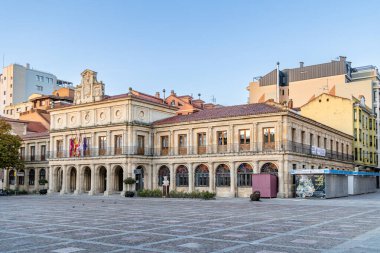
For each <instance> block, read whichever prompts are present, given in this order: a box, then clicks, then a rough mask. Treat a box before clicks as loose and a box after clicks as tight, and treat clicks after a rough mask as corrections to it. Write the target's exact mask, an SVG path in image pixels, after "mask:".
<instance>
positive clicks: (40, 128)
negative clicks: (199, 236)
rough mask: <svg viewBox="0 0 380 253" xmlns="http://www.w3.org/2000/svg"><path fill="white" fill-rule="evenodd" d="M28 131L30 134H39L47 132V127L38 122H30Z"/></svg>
mask: <svg viewBox="0 0 380 253" xmlns="http://www.w3.org/2000/svg"><path fill="white" fill-rule="evenodd" d="M26 130H27V131H28V132H37V133H40V132H46V131H47V129H46V127H44V125H42V124H41V123H40V122H36V121H29V122H28V125H27V128H26Z"/></svg>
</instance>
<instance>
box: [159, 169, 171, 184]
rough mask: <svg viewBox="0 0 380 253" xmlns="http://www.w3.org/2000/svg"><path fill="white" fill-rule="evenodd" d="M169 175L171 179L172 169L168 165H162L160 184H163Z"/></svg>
mask: <svg viewBox="0 0 380 253" xmlns="http://www.w3.org/2000/svg"><path fill="white" fill-rule="evenodd" d="M165 176H167V177H168V180H170V170H169V168H168V167H167V166H165V165H164V166H161V167H160V169H159V170H158V185H159V186H162V185H163V183H164V177H165Z"/></svg>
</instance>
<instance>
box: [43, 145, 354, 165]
mask: <svg viewBox="0 0 380 253" xmlns="http://www.w3.org/2000/svg"><path fill="white" fill-rule="evenodd" d="M281 152H288V153H289V152H290V153H296V154H302V155H307V156H313V157H320V158H327V159H335V160H343V161H349V162H352V161H353V156H352V155H350V154H346V153H341V152H335V151H331V150H328V149H325V154H324V155H320V154H319V155H318V154H316V153H313V152H312V148H311V146H310V145H306V144H302V143H297V142H291V141H284V142H276V143H259V142H257V143H252V144H239V143H235V144H227V145H206V146H187V147H167V148H148V147H144V148H142V147H138V146H124V147H118V148H107V149H98V148H92V149H87V150H80V151H78V152H76V153H73V152H71V153H70V152H69V151H59V152H49V154H48V155H47V157H48V158H50V159H59V158H72V159H75V158H83V157H102V156H119V155H120V156H126V155H143V156H154V157H158V156H187V155H228V154H246V155H254V154H266V153H281Z"/></svg>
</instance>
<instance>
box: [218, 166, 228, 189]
mask: <svg viewBox="0 0 380 253" xmlns="http://www.w3.org/2000/svg"><path fill="white" fill-rule="evenodd" d="M215 179H216V180H215V183H216V186H217V187H224V186H230V185H231V174H230V167H229V166H228V165H226V164H224V163H221V164H219V165H218V166H217V167H216V170H215Z"/></svg>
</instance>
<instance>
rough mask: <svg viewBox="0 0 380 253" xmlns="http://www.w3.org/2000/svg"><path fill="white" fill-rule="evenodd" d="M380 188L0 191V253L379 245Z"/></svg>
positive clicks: (364, 248) (264, 252)
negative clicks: (330, 191)
mask: <svg viewBox="0 0 380 253" xmlns="http://www.w3.org/2000/svg"><path fill="white" fill-rule="evenodd" d="M379 213H380V192H378V193H375V194H368V195H362V196H355V197H349V198H341V199H334V200H299V199H271V200H270V199H266V200H263V201H261V202H250V201H248V199H217V200H211V201H205V200H190V199H148V198H146V199H145V198H144V199H143V198H133V199H129V198H124V197H120V196H116V195H115V196H110V197H103V196H58V195H54V196H38V195H29V196H12V197H0V226H1V232H0V251H1V252H55V253H71V252H80V253H81V252H136V253H143V252H261V253H275V252H276V253H279V252H303V253H304V252H366V253H368V252H380V240H379V239H378V238H379V237H380V216H379Z"/></svg>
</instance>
